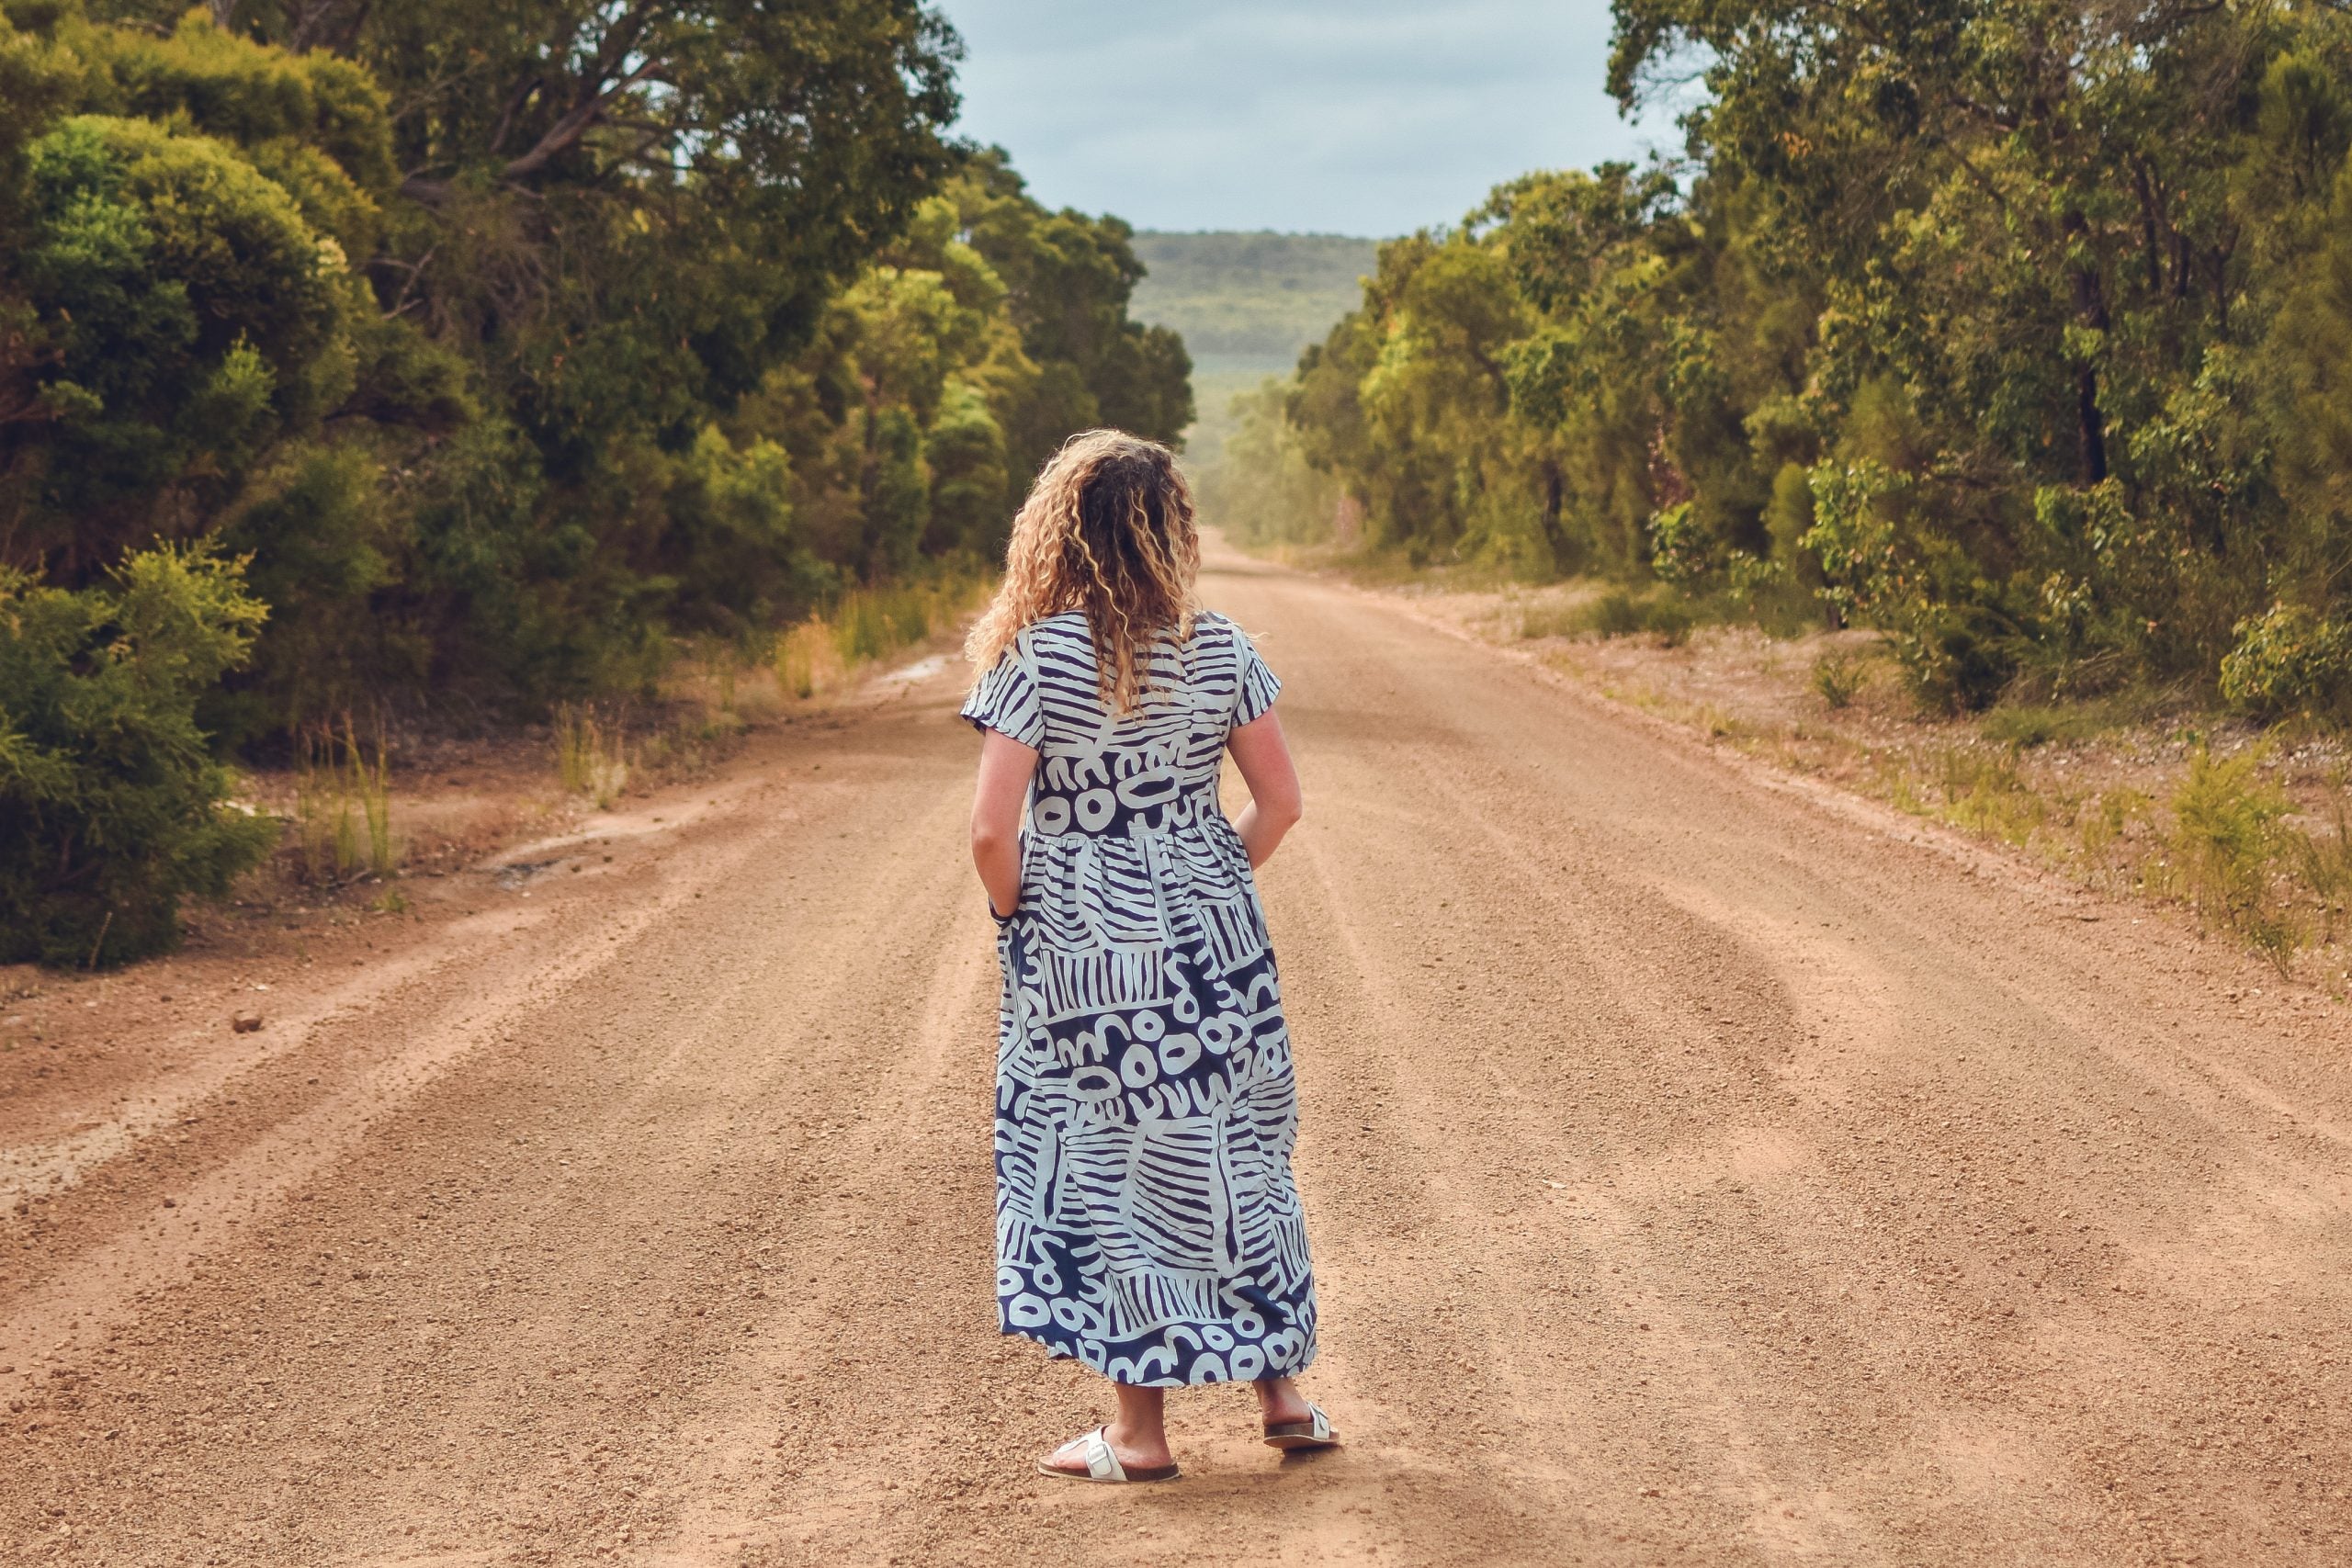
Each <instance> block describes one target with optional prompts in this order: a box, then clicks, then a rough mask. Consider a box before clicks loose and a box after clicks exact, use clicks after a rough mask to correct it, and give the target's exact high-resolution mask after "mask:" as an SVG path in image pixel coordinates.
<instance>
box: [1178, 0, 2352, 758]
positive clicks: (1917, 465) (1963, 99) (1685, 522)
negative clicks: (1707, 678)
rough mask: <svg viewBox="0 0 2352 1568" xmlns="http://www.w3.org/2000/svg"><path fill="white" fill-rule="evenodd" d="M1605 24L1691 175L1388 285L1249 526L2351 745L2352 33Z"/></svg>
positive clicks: (1272, 411) (1667, 1)
mask: <svg viewBox="0 0 2352 1568" xmlns="http://www.w3.org/2000/svg"><path fill="white" fill-rule="evenodd" d="M1615 10H1616V20H1617V28H1616V43H1615V53H1614V57H1613V60H1612V63H1611V85H1612V88H1613V90H1614V91H1615V92H1616V93H1617V94H1618V96H1620V98H1621V99H1622V100H1623V102H1625V103H1626V104H1628V105H1632V104H1634V103H1637V102H1639V101H1641V100H1642V99H1643V98H1644V96H1645V94H1646V93H1649V92H1650V91H1652V90H1653V88H1654V86H1655V85H1657V84H1660V83H1674V82H1681V81H1686V80H1689V79H1691V78H1693V77H1695V78H1696V80H1697V82H1698V84H1699V85H1701V86H1702V88H1703V91H1702V92H1701V93H1699V94H1697V95H1696V96H1695V99H1694V101H1695V103H1696V107H1693V108H1691V110H1690V111H1689V112H1688V114H1687V115H1686V117H1685V118H1684V120H1683V122H1682V123H1683V125H1684V128H1685V130H1686V131H1687V147H1686V152H1685V153H1684V155H1683V156H1681V157H1679V158H1677V159H1673V160H1668V161H1662V162H1660V163H1658V164H1657V165H1655V166H1652V167H1647V168H1636V167H1632V166H1627V165H1621V164H1611V165H1604V166H1601V167H1599V168H1596V169H1593V170H1591V171H1589V172H1578V171H1571V172H1566V173H1542V174H1534V175H1528V176H1526V177H1524V178H1522V179H1519V180H1516V181H1513V182H1511V183H1510V184H1508V185H1506V186H1501V187H1500V188H1498V189H1497V190H1496V191H1495V192H1494V193H1493V194H1492V196H1491V197H1489V198H1488V199H1487V201H1486V202H1485V203H1484V204H1483V205H1482V206H1480V207H1479V208H1478V209H1476V211H1474V212H1472V213H1471V214H1470V215H1469V216H1468V217H1467V218H1465V219H1464V221H1463V222H1462V223H1461V225H1460V226H1459V227H1457V228H1453V229H1450V230H1445V231H1433V232H1424V233H1420V234H1416V235H1413V236H1411V237H1409V238H1406V239H1401V240H1397V241H1395V242H1392V243H1388V244H1386V245H1385V246H1384V247H1383V248H1382V251H1381V254H1380V259H1379V265H1378V269H1377V272H1376V274H1375V276H1373V277H1372V278H1370V279H1369V280H1368V281H1367V283H1366V286H1365V288H1364V290H1363V300H1362V303H1361V305H1360V307H1359V308H1358V309H1356V310H1354V311H1352V312H1351V314H1349V315H1348V316H1347V317H1346V318H1345V319H1343V320H1342V321H1340V323H1339V324H1338V326H1337V327H1335V328H1334V329H1333V330H1332V331H1331V333H1329V337H1328V339H1327V341H1326V342H1324V343H1323V344H1320V345H1318V346H1317V347H1316V348H1313V349H1311V350H1309V351H1308V352H1307V354H1306V355H1305V357H1304V358H1303V360H1302V362H1301V363H1300V365H1299V367H1298V368H1297V372H1296V374H1295V377H1294V378H1292V379H1291V380H1290V381H1289V382H1288V383H1287V385H1285V386H1283V387H1282V388H1280V389H1278V390H1275V391H1272V392H1268V393H1263V394H1260V395H1259V396H1258V397H1256V398H1255V399H1254V400H1251V401H1250V403H1249V404H1248V406H1247V408H1246V411H1245V414H1244V424H1245V429H1244V430H1243V431H1242V432H1241V433H1240V434H1237V435H1235V436H1233V437H1231V438H1230V439H1229V440H1228V441H1227V446H1226V453H1227V458H1228V461H1227V462H1226V463H1225V464H1224V465H1223V466H1222V467H1221V468H1220V469H1219V471H1218V472H1216V474H1214V475H1212V476H1211V491H1212V495H1211V500H1212V502H1213V504H1214V505H1215V506H1216V510H1217V511H1218V513H1220V514H1221V515H1223V516H1226V517H1227V518H1229V519H1230V520H1231V521H1232V522H1233V524H1234V525H1235V526H1237V527H1238V528H1239V529H1242V530H1243V531H1245V532H1247V531H1250V530H1252V529H1254V530H1257V531H1258V532H1259V533H1261V535H1265V536H1286V537H1293V538H1296V537H1302V536H1316V537H1320V536H1328V535H1329V534H1330V533H1331V532H1332V531H1333V530H1334V529H1335V527H1336V528H1337V529H1338V530H1340V532H1342V533H1348V532H1352V531H1353V530H1357V529H1360V530H1361V531H1362V537H1363V538H1364V539H1365V540H1366V541H1368V542H1369V543H1370V544H1371V545H1373V546H1374V547H1385V548H1388V549H1392V550H1395V551H1397V552H1401V553H1403V554H1405V555H1407V556H1408V557H1409V558H1412V559H1414V560H1417V561H1434V560H1457V559H1465V558H1476V559H1482V560H1486V561H1488V562H1491V563H1495V564H1498V565H1500V566H1502V567H1505V568H1507V569H1509V570H1514V571H1518V572H1521V573H1525V574H1528V575H1531V576H1538V577H1541V576H1551V575H1555V574H1563V573H1591V574H1599V575H1602V576H1607V577H1611V578H1616V579H1620V580H1623V581H1625V582H1626V583H1627V584H1628V585H1629V586H1639V585H1640V584H1642V583H1645V582H1650V581H1659V582H1662V583H1663V584H1664V585H1665V586H1666V588H1667V589H1668V590H1670V591H1672V592H1676V593H1678V594H1680V595H1684V596H1687V597H1690V598H1692V599H1697V600H1702V601H1711V602H1712V603H1713V604H1716V605H1732V606H1737V607H1740V608H1742V609H1744V610H1745V611H1747V612H1748V613H1752V614H1755V615H1759V616H1761V617H1762V618H1764V619H1765V620H1767V621H1768V622H1780V623H1782V624H1786V625H1790V626H1796V625H1802V624H1804V622H1806V621H1808V620H1816V619H1818V618H1822V617H1826V618H1828V619H1831V620H1833V621H1838V622H1850V623H1860V624H1867V625H1871V626H1878V627H1881V628H1883V630H1884V631H1885V632H1886V633H1887V634H1888V637H1889V640H1890V642H1891V645H1892V648H1893V650H1894V654H1895V655H1896V657H1897V658H1898V660H1900V664H1901V667H1902V669H1903V671H1905V676H1906V678H1907V680H1908V682H1909V683H1910V684H1911V686H1912V687H1913V689H1914V690H1915V691H1916V692H1917V694H1919V696H1920V697H1922V698H1923V699H1925V700H1926V701H1927V702H1928V703H1929V704H1930V705H1936V706H1942V707H1952V708H1973V707H1982V706H1984V705H1987V704H1990V703H1992V702H1993V701H1995V700H1996V698H1997V697H1999V696H2001V695H2002V694H2010V695H2011V696H2012V697H2023V696H2029V695H2030V696H2035V697H2051V696H2066V695H2070V694H2093V693H2097V692H2099V691H2101V690H2105V689H2108V688H2111V687H2114V686H2117V685H2119V684H2121V683H2126V682H2141V681H2153V682H2166V683H2186V684H2188V685H2191V686H2194V687H2199V688H2201V689H2203V690H2204V691H2206V692H2208V693H2210V694H2212V695H2213V696H2215V697H2216V698H2219V699H2224V700H2226V701H2228V702H2231V703H2233V704H2236V705H2241V706H2243V707H2244V708H2245V709H2247V710H2248V711H2250V712H2252V713H2254V714H2256V715H2257V716H2266V717H2267V716H2282V715H2286V714H2290V713H2294V712H2299V711H2300V712H2308V713H2313V714H2319V715H2323V716H2335V717H2339V718H2340V717H2343V716H2346V714H2347V712H2352V390H2348V389H2352V372H2347V369H2346V367H2347V366H2348V365H2352V166H2347V164H2346V147H2347V145H2352V17H2346V16H2345V15H2343V14H2342V13H2341V12H2340V11H2339V10H2338V9H2337V8H2335V7H2332V6H2301V5H2290V4H2257V5H2244V6H2211V5H2202V4H2156V5H2132V6H2108V5H2098V4H2092V5H2083V4H2070V5H2059V4H2052V3H2048V0H1943V3H1931V4H1926V5H1921V4H1916V3H1912V0H1904V3H1901V4H1895V3H1891V0H1890V3H1880V0H1863V3H1861V4H1860V5H1855V4H1840V5H1837V6H1828V5H1818V4H1812V3H1810V0H1792V3H1787V4H1776V5H1771V6H1758V5H1755V4H1724V3H1721V0H1618V4H1617V5H1616V7H1615Z"/></svg>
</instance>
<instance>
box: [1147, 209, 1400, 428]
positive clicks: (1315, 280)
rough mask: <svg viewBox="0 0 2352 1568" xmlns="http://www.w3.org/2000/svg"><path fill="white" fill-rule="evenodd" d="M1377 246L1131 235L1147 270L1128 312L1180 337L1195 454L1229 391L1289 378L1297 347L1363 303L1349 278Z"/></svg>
mask: <svg viewBox="0 0 2352 1568" xmlns="http://www.w3.org/2000/svg"><path fill="white" fill-rule="evenodd" d="M1379 243H1380V242H1378V241H1377V240H1359V239H1355V238H1353V237H1351V236H1350V235H1345V234H1274V233H1235V232H1222V231H1211V232H1206V233H1196V234H1175V233H1168V232H1164V231H1156V230H1145V231H1142V232H1140V233H1138V234H1136V237H1135V247H1136V256H1137V258H1138V259H1140V260H1141V261H1142V262H1143V264H1144V265H1145V266H1146V267H1148V268H1149V269H1150V270H1149V272H1148V274H1147V275H1146V276H1145V277H1144V280H1143V281H1142V282H1141V283H1139V284H1137V285H1136V291H1135V297H1134V298H1133V299H1131V300H1130V301H1129V302H1128V305H1127V310H1128V313H1129V314H1130V315H1132V316H1134V317H1135V319H1136V320H1137V321H1148V322H1149V323H1151V324H1152V325H1154V326H1164V327H1173V328H1174V329H1176V331H1178V332H1180V333H1182V334H1183V336H1184V346H1185V348H1186V349H1187V350H1189V351H1190V352H1191V354H1192V356H1193V400H1194V401H1195V403H1196V404H1197V405H1198V407H1199V409H1200V423H1199V424H1198V425H1196V426H1195V427H1194V429H1193V434H1192V437H1191V446H1192V449H1193V455H1194V456H1195V457H1207V456H1209V455H1210V454H1211V453H1212V452H1213V451H1214V449H1215V447H1216V444H1217V442H1218V440H1219V439H1220V438H1221V436H1222V434H1223V427H1224V424H1225V421H1226V410H1227V404H1228V403H1229V402H1231V400H1232V399H1233V395H1234V394H1235V393H1236V392H1241V391H1246V390H1248V389H1250V388H1252V387H1254V386H1256V385H1257V384H1258V383H1259V382H1260V381H1261V380H1262V379H1264V378H1266V377H1268V376H1287V375H1289V374H1290V372H1291V370H1292V368H1293V367H1295V366H1296V365H1297V363H1298V355H1299V351H1300V350H1301V349H1303V348H1305V347H1306V345H1307V344H1310V343H1319V342H1321V341H1322V339H1323V335H1324V334H1325V333H1328V332H1329V331H1330V330H1331V323H1332V322H1334V321H1338V320H1339V319H1340V317H1341V316H1343V315H1345V314H1347V313H1348V312H1349V311H1350V310H1354V309H1355V308H1356V306H1357V305H1358V304H1359V303H1360V302H1362V300H1363V288H1361V286H1360V285H1359V283H1358V279H1360V278H1362V277H1363V276H1364V275H1365V274H1367V273H1369V272H1371V271H1372V268H1373V261H1374V252H1375V251H1376V250H1377V249H1378V248H1379Z"/></svg>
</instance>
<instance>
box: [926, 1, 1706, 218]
mask: <svg viewBox="0 0 2352 1568" xmlns="http://www.w3.org/2000/svg"><path fill="white" fill-rule="evenodd" d="M944 10H945V12H946V15H947V17H948V19H949V20H950V21H951V22H953V23H954V24H955V25H956V28H957V29H958V30H959V31H960V32H961V33H962V34H963V35H964V39H965V42H966V45H967V58H966V60H965V62H964V68H963V72H962V75H961V80H962V85H963V91H964V100H965V103H964V118H963V120H962V123H961V126H960V127H959V129H960V130H961V131H962V132H963V133H964V134H966V135H967V136H969V137H971V138H972V139H974V140H975V141H982V142H996V143H1000V144H1001V145H1002V146H1004V147H1005V148H1006V149H1007V150H1009V151H1010V152H1012V159H1013V164H1014V165H1015V166H1016V167H1018V168H1019V169H1020V170H1021V172H1022V173H1023V175H1026V176H1027V178H1028V179H1029V182H1030V186H1031V188H1032V189H1033V190H1034V191H1035V193H1036V195H1037V197H1038V198H1039V199H1040V200H1042V201H1045V202H1046V203H1048V204H1050V205H1054V206H1069V207H1077V208H1080V209H1086V210H1089V211H1102V212H1115V213H1118V214H1119V215H1120V216H1121V217H1124V218H1125V219H1127V220H1129V221H1131V222H1133V223H1134V224H1136V226H1137V227H1138V228H1149V229H1288V230H1324V231H1337V232H1341V233H1355V234H1373V235H1385V234H1396V233H1403V232H1406V231H1409V230H1412V229H1414V228H1418V227H1420V226H1421V225H1424V224H1431V223H1446V222H1452V221H1453V220H1456V219H1458V218H1459V217H1460V216H1461V215H1462V214H1463V213H1464V212H1465V211H1467V210H1469V209H1471V208H1473V207H1475V206H1476V205H1477V204H1478V203H1479V202H1480V201H1481V200H1483V199H1484V198H1485V197H1486V194H1487V190H1488V189H1489V188H1490V187H1491V186H1494V185H1496V184H1498V182H1500V181H1502V180H1506V179H1509V178H1510V177H1511V176H1512V175H1517V174H1521V173H1522V172H1524V171H1526V170H1528V169H1532V168H1539V167H1561V166H1566V165H1573V164H1591V163H1595V162H1598V161H1600V160H1601V159H1603V158H1612V157H1618V158H1622V157H1636V156H1639V155H1640V152H1642V150H1643V149H1645V147H1648V146H1651V145H1670V144H1672V143H1673V141H1675V140H1676V138H1675V135H1674V132H1673V130H1672V128H1671V126H1670V124H1668V123H1666V122H1665V121H1664V120H1663V118H1661V119H1659V120H1658V121H1657V123H1655V124H1651V125H1646V126H1644V127H1641V128H1636V127H1634V126H1629V125H1627V124H1626V123H1625V122H1624V121H1623V120H1622V119H1620V118H1618V115H1617V110H1616V105H1615V104H1614V103H1612V102H1611V100H1610V98H1609V97H1608V96H1607V95H1606V94H1605V93H1603V92H1602V90H1601V82H1602V78H1603V75H1604V73H1605V72H1606V71H1607V68H1608V51H1609V8H1608V6H1607V4H1606V0H1556V3H1555V4H1551V5H1540V4H1535V3H1533V0H1464V3H1461V4H1443V3H1441V4H1435V5H1432V4H1430V3H1428V0H1259V3H1257V4H1237V3H1231V0H1156V3H1154V4H1152V5H1149V6H1127V5H1116V6H1114V5H1100V4H1095V5H1088V4H1081V3H1080V0H944Z"/></svg>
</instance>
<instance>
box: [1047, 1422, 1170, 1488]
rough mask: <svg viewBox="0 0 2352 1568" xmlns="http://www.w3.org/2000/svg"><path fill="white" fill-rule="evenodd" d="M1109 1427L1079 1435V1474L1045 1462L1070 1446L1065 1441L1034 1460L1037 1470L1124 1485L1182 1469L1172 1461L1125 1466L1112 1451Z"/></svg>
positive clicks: (1071, 1478) (1066, 1478)
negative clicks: (1082, 1465)
mask: <svg viewBox="0 0 2352 1568" xmlns="http://www.w3.org/2000/svg"><path fill="white" fill-rule="evenodd" d="M1110 1430H1111V1428H1110V1427H1107V1426H1103V1427H1095V1428H1094V1430H1092V1431H1091V1432H1089V1433H1087V1434H1086V1436H1084V1437H1082V1438H1079V1439H1078V1443H1079V1450H1078V1452H1079V1457H1080V1458H1081V1459H1083V1460H1085V1461H1086V1473H1085V1474H1083V1475H1080V1473H1079V1472H1076V1471H1074V1470H1061V1469H1057V1468H1056V1467H1055V1466H1053V1465H1050V1464H1047V1463H1046V1459H1051V1458H1053V1457H1054V1454H1057V1453H1059V1452H1061V1451H1062V1449H1066V1448H1068V1447H1069V1444H1068V1443H1064V1444H1063V1445H1062V1448H1061V1449H1056V1450H1054V1453H1053V1454H1047V1455H1046V1459H1041V1460H1039V1461H1037V1472H1038V1473H1039V1474H1041V1475H1053V1476H1058V1477H1060V1478H1061V1479H1062V1480H1064V1481H1092V1482H1099V1483H1102V1484H1103V1485H1106V1486H1118V1485H1124V1484H1125V1483H1130V1482H1136V1481H1173V1480H1175V1479H1176V1478H1177V1477H1178V1476H1179V1475H1182V1473H1183V1472H1182V1471H1181V1470H1179V1469H1177V1468H1176V1466H1175V1465H1173V1464H1139V1465H1136V1467H1135V1468H1134V1469H1133V1470H1130V1469H1128V1468H1127V1467H1126V1466H1125V1465H1124V1464H1121V1463H1120V1462H1119V1456H1118V1455H1117V1454H1115V1453H1113V1452H1112V1451H1111V1439H1110V1437H1109V1433H1110Z"/></svg>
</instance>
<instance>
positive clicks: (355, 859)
mask: <svg viewBox="0 0 2352 1568" xmlns="http://www.w3.org/2000/svg"><path fill="white" fill-rule="evenodd" d="M288 829H289V831H288V840H289V841H290V847H291V850H292V869H293V873H294V875H295V877H296V878H297V880H299V881H301V882H303V883H306V884H309V885H310V886H335V885H338V884H341V883H345V882H349V881H352V880H353V879H355V878H356V877H360V876H390V875H391V874H394V873H395V872H397V871H398V870H399V869H400V846H399V844H398V843H397V842H396V841H395V840H394V839H393V836H392V793H391V750H390V746H388V745H387V744H386V742H385V739H384V730H383V727H382V725H381V724H380V723H379V724H378V725H377V726H376V728H375V729H374V732H373V733H372V734H371V735H369V736H368V737H366V738H363V737H362V736H361V734H360V732H359V728H358V726H357V725H356V723H355V722H354V721H353V720H352V717H351V716H350V715H349V714H345V716H344V718H343V725H342V728H340V729H338V728H335V726H334V724H332V723H329V724H322V725H320V726H318V727H316V728H312V729H309V730H306V731H305V732H304V733H303V735H302V739H301V752H300V761H298V763H297V764H296V768H295V776H294V814H293V819H292V821H291V822H290V823H289V824H288Z"/></svg>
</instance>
